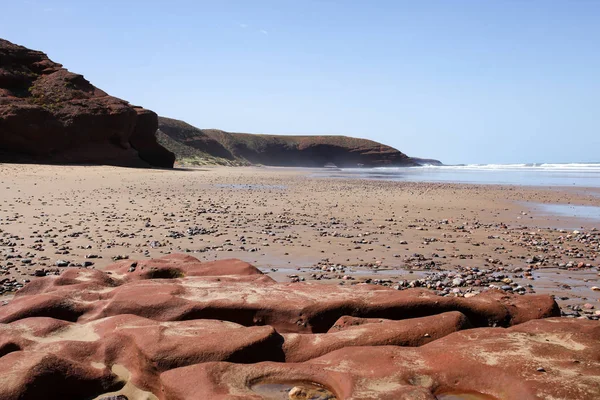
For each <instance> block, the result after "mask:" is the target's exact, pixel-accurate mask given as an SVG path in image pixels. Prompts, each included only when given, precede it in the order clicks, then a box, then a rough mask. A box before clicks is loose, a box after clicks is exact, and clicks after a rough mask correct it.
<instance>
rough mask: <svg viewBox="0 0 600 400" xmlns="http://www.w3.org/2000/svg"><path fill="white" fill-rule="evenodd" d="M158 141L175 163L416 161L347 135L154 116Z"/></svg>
mask: <svg viewBox="0 0 600 400" xmlns="http://www.w3.org/2000/svg"><path fill="white" fill-rule="evenodd" d="M158 137H159V142H160V143H161V144H162V145H163V146H165V147H166V148H168V149H169V150H171V151H172V152H174V153H175V154H176V156H177V158H178V161H180V162H184V163H185V162H186V161H190V160H193V159H194V158H196V159H199V160H202V159H203V157H207V158H206V159H204V162H205V163H209V161H210V159H209V158H208V157H212V158H213V159H215V160H217V163H222V164H228V163H229V165H235V164H236V163H238V164H242V165H243V164H261V165H268V166H282V167H323V166H325V165H326V164H334V165H336V166H337V167H341V168H348V167H357V166H364V167H384V166H417V165H420V164H419V162H417V161H415V160H413V159H411V158H410V157H408V156H407V155H406V154H404V153H402V152H400V151H399V150H397V149H395V148H393V147H390V146H386V145H384V144H381V143H377V142H374V141H372V140H367V139H357V138H352V137H347V136H284V135H264V134H249V133H232V132H226V131H222V130H217V129H199V128H196V127H194V126H192V125H189V124H187V123H185V122H183V121H178V120H175V119H171V118H165V117H159V136H158Z"/></svg>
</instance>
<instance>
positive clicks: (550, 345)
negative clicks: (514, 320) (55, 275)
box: [160, 318, 600, 400]
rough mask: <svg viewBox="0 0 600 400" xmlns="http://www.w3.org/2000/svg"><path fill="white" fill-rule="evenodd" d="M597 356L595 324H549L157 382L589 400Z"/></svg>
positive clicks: (200, 391)
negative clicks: (310, 384) (286, 384)
mask: <svg viewBox="0 0 600 400" xmlns="http://www.w3.org/2000/svg"><path fill="white" fill-rule="evenodd" d="M599 354H600V326H598V323H597V322H595V321H582V320H565V319H558V318H552V319H549V320H540V321H530V322H527V323H524V324H522V325H517V326H515V327H512V328H509V329H503V328H480V329H471V330H466V331H461V332H457V333H454V334H451V335H449V336H446V337H444V338H442V339H439V340H436V341H433V342H431V343H429V344H427V345H424V346H422V347H416V348H410V347H399V346H384V347H347V348H344V349H341V350H338V351H334V352H332V353H329V354H327V355H325V356H323V357H320V358H316V359H313V360H310V361H307V362H305V363H287V364H283V363H273V362H265V363H259V364H254V365H240V364H230V363H222V362H216V363H205V364H197V365H193V366H188V367H183V368H177V369H173V370H170V371H167V372H164V373H162V374H161V377H160V378H161V383H162V386H163V390H164V393H165V397H164V398H165V399H169V400H175V399H192V398H210V399H260V398H261V397H259V396H256V393H255V392H253V391H252V386H253V385H255V384H256V383H259V382H270V383H274V382H296V384H298V382H313V383H318V384H321V385H322V386H324V387H326V388H328V389H329V390H331V391H332V392H333V393H335V394H336V396H337V398H338V399H382V400H388V399H389V400H399V399H406V400H415V399H417V400H418V399H423V400H435V399H436V395H438V396H440V397H437V398H443V397H442V396H441V395H442V394H444V393H448V394H450V393H452V394H471V395H474V394H476V393H479V394H480V396H479V397H465V398H470V399H498V400H504V399H519V400H530V399H531V400H533V399H564V400H567V399H589V400H592V399H597V398H598V394H599V393H600V359H599V356H598V355H599ZM540 366H543V367H544V369H545V371H546V372H539V371H538V370H537V369H538V368H539V367H540ZM458 398H461V397H458Z"/></svg>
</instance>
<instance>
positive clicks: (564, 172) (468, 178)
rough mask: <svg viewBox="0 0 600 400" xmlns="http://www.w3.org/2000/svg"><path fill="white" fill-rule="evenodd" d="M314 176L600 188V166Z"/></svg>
mask: <svg viewBox="0 0 600 400" xmlns="http://www.w3.org/2000/svg"><path fill="white" fill-rule="evenodd" d="M315 175H317V176H328V177H336V178H358V179H380V180H390V181H408V182H448V183H475V184H497V185H521V186H566V187H582V188H586V187H591V188H600V163H569V164H559V163H557V164H550V163H548V164H472V165H445V166H432V165H431V166H422V167H381V168H342V169H331V170H325V171H320V172H318V173H316V174H315Z"/></svg>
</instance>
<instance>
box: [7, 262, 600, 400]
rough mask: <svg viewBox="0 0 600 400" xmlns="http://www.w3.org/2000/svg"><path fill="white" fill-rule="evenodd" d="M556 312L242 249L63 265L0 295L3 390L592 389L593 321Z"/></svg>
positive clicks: (537, 302) (598, 334) (59, 394)
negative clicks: (351, 282)
mask: <svg viewBox="0 0 600 400" xmlns="http://www.w3.org/2000/svg"><path fill="white" fill-rule="evenodd" d="M555 315H558V309H557V307H556V303H554V301H553V300H552V299H551V298H550V297H549V296H518V295H505V294H502V293H500V292H496V291H490V292H487V293H484V294H480V295H478V296H475V297H472V298H469V299H464V298H447V297H438V296H435V295H433V294H431V293H429V292H427V291H419V290H414V291H408V290H407V291H396V290H393V289H389V288H382V287H378V286H370V285H355V286H348V287H341V286H333V285H331V286H328V285H319V284H308V283H298V284H284V283H277V282H275V281H273V280H272V279H270V278H269V277H267V276H265V275H263V274H262V273H261V272H260V271H259V270H258V269H256V268H254V267H253V266H251V265H249V264H247V263H244V262H241V261H237V260H225V261H218V262H212V263H202V262H199V261H198V260H196V259H195V258H193V257H189V256H180V255H174V256H167V257H165V258H162V259H158V260H147V261H138V262H136V261H130V260H126V261H121V262H118V263H116V264H114V265H112V266H110V267H108V268H107V269H106V271H105V272H102V271H97V270H93V269H83V268H82V269H75V268H66V269H65V271H64V272H63V274H62V275H60V276H47V277H43V278H38V279H36V280H34V281H33V282H31V283H30V284H28V285H26V286H25V287H24V288H23V289H22V290H21V291H19V292H17V294H16V296H15V298H14V299H13V300H11V301H10V302H9V304H8V305H5V306H3V307H0V371H3V373H2V374H0V399H3V400H4V399H6V400H12V399H39V398H44V399H62V398H96V397H102V396H113V395H114V396H116V395H119V394H120V395H126V396H129V399H137V398H148V399H160V400H176V399H177V400H178V399H235V398H239V399H252V398H254V399H261V398H263V397H261V395H260V393H261V392H262V390H263V389H264V388H267V389H269V386H261V385H262V384H275V385H277V384H281V385H283V386H282V387H285V386H286V385H288V386H289V389H291V387H293V386H298V388H297V389H295V390H294V393H297V394H298V396H300V397H296V398H302V397H301V396H302V394H301V393H303V392H304V393H306V392H307V391H310V390H313V391H314V392H313V393H317V392H318V393H319V395H321V396H322V398H333V397H332V396H336V397H337V398H338V399H350V398H352V399H367V398H377V399H435V398H436V397H435V396H438V395H439V396H440V397H438V398H443V393H447V392H479V393H481V394H484V395H486V396H491V397H479V398H495V399H538V398H539V399H542V398H557V399H558V398H563V399H594V398H596V397H595V396H596V395H597V394H598V393H600V392H599V391H598V388H600V385H598V383H599V382H600V380H599V379H600V378H599V377H600V326H598V324H597V322H595V321H585V320H567V319H561V318H550V319H546V320H539V318H544V317H551V316H555ZM489 325H503V326H511V327H509V328H489V327H488V326H489ZM314 332H317V333H314ZM314 384H318V385H320V386H318V385H317V386H314ZM275 387H276V386H275ZM263 393H264V392H263ZM283 395H284V396H287V393H283ZM328 395H330V397H327V396H328ZM282 398H287V397H282Z"/></svg>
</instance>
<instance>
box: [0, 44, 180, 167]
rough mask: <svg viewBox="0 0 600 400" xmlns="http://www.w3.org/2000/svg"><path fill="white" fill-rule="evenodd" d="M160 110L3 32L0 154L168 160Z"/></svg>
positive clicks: (55, 159)
mask: <svg viewBox="0 0 600 400" xmlns="http://www.w3.org/2000/svg"><path fill="white" fill-rule="evenodd" d="M157 128H158V118H157V115H156V114H155V113H154V112H152V111H149V110H146V109H143V108H141V107H135V106H132V105H130V104H129V103H128V102H126V101H124V100H121V99H118V98H115V97H112V96H109V95H108V94H106V93H105V92H103V91H102V90H100V89H98V88H96V87H95V86H93V85H92V84H90V82H88V81H87V80H86V79H85V78H84V77H83V76H82V75H78V74H74V73H72V72H69V71H68V70H66V69H65V68H63V67H62V65H61V64H57V63H55V62H53V61H51V60H50V59H49V58H48V57H47V56H46V54H44V53H42V52H39V51H34V50H30V49H27V48H25V47H22V46H18V45H15V44H13V43H11V42H9V41H6V40H3V39H0V161H3V160H4V161H35V162H50V163H100V164H114V165H127V166H144V165H146V166H147V165H148V164H149V165H152V166H158V167H172V166H173V163H174V161H175V156H174V154H173V153H171V152H170V151H168V150H166V149H165V148H163V147H162V146H161V145H159V144H158V143H157V141H156V137H155V133H156V130H157Z"/></svg>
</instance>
